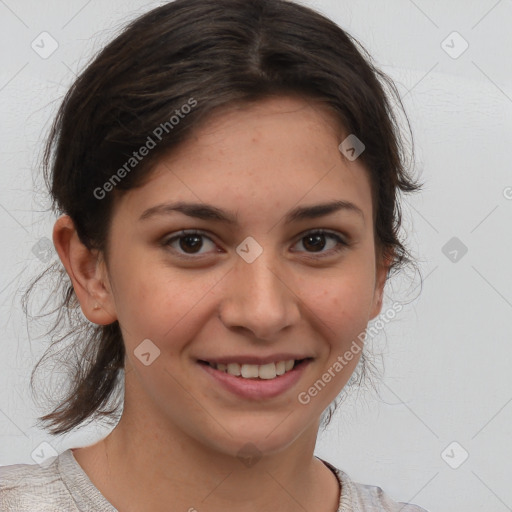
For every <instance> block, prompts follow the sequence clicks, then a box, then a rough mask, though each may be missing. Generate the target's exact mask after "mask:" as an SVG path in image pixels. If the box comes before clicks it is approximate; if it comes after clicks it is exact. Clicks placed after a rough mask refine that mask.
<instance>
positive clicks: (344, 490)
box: [323, 460, 429, 512]
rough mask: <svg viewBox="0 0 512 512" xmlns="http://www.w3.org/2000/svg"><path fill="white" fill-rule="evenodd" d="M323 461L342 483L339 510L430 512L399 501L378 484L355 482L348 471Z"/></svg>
mask: <svg viewBox="0 0 512 512" xmlns="http://www.w3.org/2000/svg"><path fill="white" fill-rule="evenodd" d="M323 462H324V463H325V464H326V465H327V466H328V467H329V468H330V469H331V470H332V471H333V472H334V473H335V474H336V476H337V477H338V480H339V482H340V484H341V496H340V508H339V509H338V512H345V511H348V510H357V511H358V512H359V511H360V512H377V511H379V512H429V511H428V510H426V509H424V508H421V507H420V506H418V505H413V504H412V503H405V502H402V501H400V502H397V501H395V500H393V499H392V498H391V497H390V496H389V495H388V494H387V493H386V492H384V491H383V490H382V489H381V488H380V487H378V486H376V485H367V484H361V483H358V482H354V481H353V480H352V479H351V478H350V477H349V475H348V474H347V473H345V472H344V471H342V470H341V469H338V468H337V467H335V466H333V465H332V464H330V463H329V462H326V461H324V460H323Z"/></svg>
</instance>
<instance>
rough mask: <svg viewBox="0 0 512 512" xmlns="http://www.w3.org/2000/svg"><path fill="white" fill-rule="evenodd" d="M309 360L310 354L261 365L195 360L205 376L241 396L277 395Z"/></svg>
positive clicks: (259, 397) (294, 379) (263, 397)
mask: <svg viewBox="0 0 512 512" xmlns="http://www.w3.org/2000/svg"><path fill="white" fill-rule="evenodd" d="M311 361H313V358H306V359H298V360H295V359H291V360H290V359H288V360H286V361H278V362H277V363H266V364H263V365H256V364H247V363H244V364H240V363H233V362H230V363H229V364H225V363H210V362H208V361H200V360H199V361H198V363H199V367H200V368H202V369H203V370H204V371H205V372H206V373H207V374H208V376H209V378H210V379H213V381H212V383H215V387H217V386H218V385H220V387H221V388H224V389H225V390H227V391H229V392H230V393H233V394H235V395H238V396H239V397H242V398H245V399H253V400H254V399H255V400H262V399H270V398H273V397H277V396H278V395H280V394H282V393H285V392H286V391H288V390H289V389H291V388H292V387H294V386H295V385H296V384H297V382H298V381H299V380H300V378H301V376H302V374H303V372H304V370H305V369H306V368H307V366H308V365H309V364H310V363H311Z"/></svg>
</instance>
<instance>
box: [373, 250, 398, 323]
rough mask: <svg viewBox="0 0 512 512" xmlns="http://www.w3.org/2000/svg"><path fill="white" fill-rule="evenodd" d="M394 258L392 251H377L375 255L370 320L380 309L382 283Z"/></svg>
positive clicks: (384, 282) (382, 294) (382, 295)
mask: <svg viewBox="0 0 512 512" xmlns="http://www.w3.org/2000/svg"><path fill="white" fill-rule="evenodd" d="M393 260H394V252H393V251H386V252H384V253H381V252H379V253H378V255H377V270H376V274H375V290H374V293H373V302H372V305H371V308H370V320H373V319H374V318H375V317H376V316H377V315H379V314H380V312H381V310H382V302H383V297H384V285H385V284H386V280H387V277H388V272H389V269H390V267H391V264H392V263H393Z"/></svg>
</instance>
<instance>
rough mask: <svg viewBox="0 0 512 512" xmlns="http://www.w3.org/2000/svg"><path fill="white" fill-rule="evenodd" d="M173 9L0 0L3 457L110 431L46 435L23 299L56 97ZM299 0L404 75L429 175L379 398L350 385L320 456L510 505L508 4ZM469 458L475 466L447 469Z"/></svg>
mask: <svg viewBox="0 0 512 512" xmlns="http://www.w3.org/2000/svg"><path fill="white" fill-rule="evenodd" d="M161 3H162V2H147V1H146V2H143V1H142V0H139V1H135V0H131V1H127V0H110V1H109V2H104V1H102V2H100V0H92V1H89V2H87V1H85V0H84V1H82V0H80V1H78V0H72V1H63V0H59V1H57V0H53V1H45V2H39V1H35V0H32V1H29V0H17V1H14V0H3V1H0V48H1V50H0V51H1V67H0V111H1V132H0V137H1V139H0V140H1V144H0V169H1V171H0V181H1V186H0V235H1V238H2V240H3V243H2V244H0V261H1V263H2V264H1V274H0V319H1V326H2V331H3V335H2V338H1V340H0V350H1V357H0V465H3V464H14V463H21V462H25V463H34V461H33V460H32V458H31V453H32V451H33V450H34V449H35V448H36V447H37V446H38V445H39V444H40V443H41V442H45V441H46V442H49V443H51V445H52V446H54V447H55V449H56V450H57V451H58V452H61V451H63V450H65V449H67V448H69V447H75V446H80V445H85V444H91V443H92V442H94V441H95V440H97V439H100V438H102V437H104V436H106V435H107V433H108V431H109V429H105V428H95V427H93V426H90V427H88V428H86V429H82V430H80V431H79V432H75V433H72V434H70V435H67V436H63V437H60V438H53V437H52V436H50V435H49V434H47V433H45V432H44V431H42V430H39V429H37V428H35V427H34V422H35V420H36V418H37V416H38V415H41V414H43V411H38V410H36V408H35V405H34V404H33V402H32V399H31V396H30V394H29V390H28V382H29V377H30V372H31V370H32V367H33V365H34V364H35V363H36V362H37V360H38V359H39V357H40V356H41V355H42V353H43V350H44V348H45V347H46V346H47V342H46V341H45V339H44V338H43V339H32V340H31V341H29V339H28V335H27V327H26V325H25V322H24V317H23V315H22V313H21V308H20V302H19V299H20V296H21V291H22V290H23V288H24V287H25V286H26V284H27V282H28V280H29V279H30V278H31V277H34V276H35V275H36V274H37V273H39V272H40V271H42V270H43V268H45V264H44V263H43V262H42V261H40V259H38V258H37V257H36V256H35V254H34V253H33V251H32V248H33V246H34V245H35V244H36V243H38V241H39V240H40V239H42V238H44V237H46V238H49V239H51V228H52V226H53V222H54V219H53V217H52V216H51V214H49V213H47V212H45V209H47V208H48V205H49V203H48V201H47V200H46V199H45V197H44V195H43V193H42V192H43V188H42V180H41V176H40V169H39V167H38V166H39V163H40V157H41V151H42V143H43V140H44V137H45V136H46V133H47V130H48V128H49V126H50V122H51V120H52V118H53V115H54V113H55V112H56V109H57V107H58V105H59V102H60V100H61V99H62V97H63V95H64V94H65V92H66V91H67V88H68V87H69V85H70V84H71V82H72V80H73V79H74V76H75V74H76V73H77V72H79V71H80V70H81V69H82V68H83V66H84V65H85V64H86V63H87V61H88V60H89V58H90V57H91V56H92V55H93V54H94V53H95V52H96V51H98V50H99V49H100V48H101V47H102V45H103V44H104V43H105V42H106V41H109V40H110V39H112V38H113V37H114V35H115V33H117V32H116V31H117V30H118V29H120V27H121V26H122V24H123V23H126V22H128V21H129V20H131V19H133V18H134V17H136V16H137V15H139V14H142V13H143V12H146V11H147V10H149V9H150V8H151V7H155V6H157V5H160V4H161ZM304 3H307V4H309V5H312V6H314V7H316V8H317V9H318V10H320V11H321V12H323V13H324V14H326V15H328V16H329V17H330V18H332V19H333V20H334V21H336V22H337V23H338V24H339V25H340V26H341V27H342V28H344V29H346V30H347V31H348V32H349V33H350V34H352V35H353V36H355V37H356V38H358V40H359V41H360V42H361V43H363V45H364V46H365V47H366V48H367V49H368V50H369V52H370V53H371V55H372V56H373V58H374V61H375V64H376V65H377V66H379V67H380V68H381V69H382V70H383V71H385V72H386V73H388V74H389V75H390V76H391V77H392V78H393V79H394V80H395V82H396V84H397V87H398V89H399V91H400V94H401V96H402V97H403V101H404V104H405V107H406V110H407V114H408V115H409V118H410V120H411V123H412V129H413V134H414V142H415V149H416V172H417V173H419V174H420V178H421V179H422V180H423V181H424V182H425V183H426V185H425V188H424V191H423V192H421V193H419V194H416V195H415V196H412V197H409V198H407V200H406V202H404V204H403V210H404V222H405V229H406V230H407V231H408V233H409V237H408V243H409V245H410V247H411V248H412V251H413V254H414V255H415V256H416V257H417V258H418V259H419V264H420V267H421V272H422V276H423V279H424V283H423V288H422V290H421V293H419V295H418V292H419V288H417V289H416V292H414V293H412V295H411V294H409V295H407V296H406V295H404V293H403V290H404V287H403V286H399V285H400V283H401V281H400V282H399V280H395V281H396V286H390V288H389V290H388V293H389V297H388V301H389V303H391V300H395V299H397V300H399V299H401V298H403V297H406V298H407V297H409V298H411V297H412V298H413V299H414V300H409V303H408V304H407V305H405V306H404V309H403V310H402V311H401V313H400V314H399V315H397V317H396V319H395V320H394V321H393V322H392V323H390V324H388V325H386V329H385V333H384V334H383V335H382V336H381V337H380V341H378V342H377V343H376V344H375V347H377V346H378V347H379V348H380V349H381V350H382V351H383V352H384V361H385V370H384V377H383V380H382V381H381V382H380V383H379V384H378V385H379V390H380V397H379V396H377V395H376V394H375V393H370V392H368V393H365V394H363V395H359V397H356V396H353V395H351V396H350V399H349V400H348V401H347V402H346V403H345V404H344V405H343V406H342V407H341V408H340V409H339V411H338V414H337V416H336V417H335V419H334V420H333V421H332V423H331V425H330V427H329V429H328V431H327V432H326V433H324V434H322V435H321V436H320V438H319V443H318V446H317V455H319V456H321V457H323V458H325V459H327V460H329V461H331V462H332V463H334V464H335V465H336V466H338V467H340V468H341V469H343V470H345V471H346V472H347V473H348V474H349V475H350V476H351V477H352V478H353V479H354V480H356V481H359V482H362V483H367V484H373V485H378V486H380V487H382V488H383V489H384V490H385V491H386V492H388V493H389V494H391V496H392V497H393V498H395V499H396V500H399V501H411V502H413V503H416V504H418V505H421V506H423V507H425V508H427V509H429V510H431V511H437V512H453V511H455V510H457V511H462V510H464V511H465V512H476V511H479V512H480V511H482V510H485V511H491V510H492V511H493V512H501V511H506V510H512V487H511V486H510V477H511V475H512V470H511V463H510V460H511V459H512V442H511V434H512V405H511V404H510V402H511V401H512V377H511V372H510V369H509V365H510V356H511V354H512V348H511V346H510V343H511V341H512V335H511V328H510V324H509V322H510V318H512V272H510V262H511V261H512V229H511V227H512V226H511V221H512V200H511V199H512V167H511V159H510V152H509V150H510V147H511V143H512V37H511V30H510V26H511V21H512V1H510V0H501V1H495V0H480V1H475V0H473V1H468V0H464V1H463V0H456V1H455V0H452V1H451V2H449V3H448V2H434V1H433V0H415V1H412V0H392V1H386V2H375V1H370V0H358V1H355V0H352V1H342V0H331V1H327V0H326V1H320V0H317V1H314V2H313V1H311V2H304ZM43 31H46V32H48V33H50V34H51V36H52V37H53V38H54V39H55V40H56V41H57V42H58V45H59V46H58V48H57V50H56V51H55V52H54V53H53V54H52V55H51V56H50V57H48V58H47V59H43V58H41V57H40V56H39V55H38V54H37V53H36V52H35V51H34V50H33V49H32V47H31V43H32V41H33V40H35V39H36V38H37V37H38V36H39V34H40V33H41V32H43ZM454 31H456V32H458V33H459V34H460V36H461V37H462V38H463V39H464V40H465V41H467V43H468V44H469V47H468V49H467V50H466V51H465V52H464V53H462V54H461V55H460V56H458V57H457V58H453V57H452V56H450V55H449V54H448V53H447V52H446V51H445V49H447V50H449V48H446V47H447V46H452V48H451V50H449V51H451V52H452V54H453V53H454V52H458V51H459V50H460V49H461V48H463V46H461V45H462V44H464V43H463V40H462V39H461V38H460V37H459V36H456V35H455V36H453V35H451V36H450V34H452V32H454ZM448 36H450V37H448ZM447 38H448V39H447ZM445 40H446V42H445V43H444V44H443V41H445ZM452 237H457V238H458V239H459V240H460V242H462V243H463V244H464V245H465V246H466V247H467V249H468V251H467V253H466V254H465V255H463V257H462V258H460V254H461V253H459V254H458V256H457V258H459V259H458V261H456V262H454V261H451V260H450V259H449V258H448V257H447V256H446V255H445V254H444V253H443V250H442V249H443V247H444V245H445V244H446V243H447V242H448V241H449V240H450V239H451V238H452ZM452 254H453V253H452ZM417 281H418V278H416V282H415V284H414V285H411V286H416V285H417V284H418V282H417ZM406 283H409V281H406ZM390 284H392V283H390ZM405 288H407V287H405ZM409 292H410V289H409ZM414 297H416V298H414ZM45 412H47V411H45ZM454 441H455V442H457V443H458V445H452V446H451V447H450V448H449V449H448V450H447V452H444V450H445V448H447V447H448V446H449V445H450V444H451V443H452V442H454ZM463 450H464V451H467V453H468V454H469V457H468V458H467V460H465V462H464V463H463V464H461V465H460V466H459V467H458V468H457V469H454V468H452V467H450V465H449V464H448V463H447V462H446V461H448V462H450V464H451V465H452V466H456V465H457V464H458V463H460V461H461V460H462V456H463V455H464V453H465V452H464V451H463ZM443 452H444V453H445V456H444V458H443V457H442V455H441V454H442V453H443Z"/></svg>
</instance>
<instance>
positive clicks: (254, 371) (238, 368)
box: [198, 357, 313, 380]
mask: <svg viewBox="0 0 512 512" xmlns="http://www.w3.org/2000/svg"><path fill="white" fill-rule="evenodd" d="M312 360H313V358H312V357H306V358H304V359H287V360H285V361H277V362H275V363H267V364H261V365H258V364H246V363H213V362H210V361H202V360H198V362H199V364H202V365H207V366H209V367H210V368H213V369H214V370H217V371H219V372H222V373H227V374H229V375H231V376H233V377H238V378H241V379H252V380H273V379H277V378H279V377H280V376H282V375H285V374H287V373H288V372H291V371H293V370H294V369H297V368H298V367H300V366H301V365H304V364H305V363H306V362H309V361H312Z"/></svg>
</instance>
